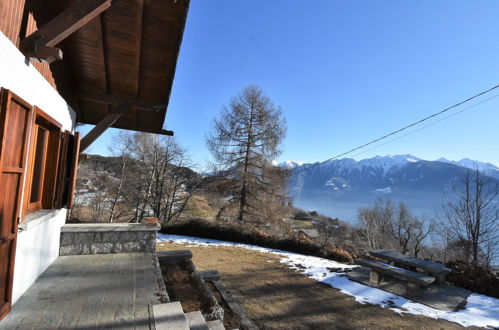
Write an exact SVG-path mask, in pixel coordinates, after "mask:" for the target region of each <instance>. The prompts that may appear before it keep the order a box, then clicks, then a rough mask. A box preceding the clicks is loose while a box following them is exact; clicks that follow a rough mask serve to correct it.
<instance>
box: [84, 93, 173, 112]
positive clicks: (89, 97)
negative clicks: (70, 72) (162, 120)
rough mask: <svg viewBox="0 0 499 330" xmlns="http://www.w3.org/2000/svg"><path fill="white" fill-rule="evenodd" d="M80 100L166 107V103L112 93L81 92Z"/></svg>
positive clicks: (159, 109)
mask: <svg viewBox="0 0 499 330" xmlns="http://www.w3.org/2000/svg"><path fill="white" fill-rule="evenodd" d="M80 100H82V101H87V102H94V103H101V104H109V105H116V106H118V105H121V104H126V105H128V106H129V107H130V108H135V109H140V110H146V111H154V112H159V111H161V110H163V109H165V108H166V104H157V103H154V102H149V101H145V100H140V99H135V98H124V97H120V96H114V95H110V94H81V95H80Z"/></svg>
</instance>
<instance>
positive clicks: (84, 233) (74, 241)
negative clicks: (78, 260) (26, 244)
mask: <svg viewBox="0 0 499 330" xmlns="http://www.w3.org/2000/svg"><path fill="white" fill-rule="evenodd" d="M159 229H160V225H159V224H156V225H145V224H141V223H109V224H66V225H64V226H63V227H62V228H61V245H60V252H59V254H60V255H61V256H64V255H81V254H108V253H126V252H154V251H155V250H156V234H157V232H158V230H159Z"/></svg>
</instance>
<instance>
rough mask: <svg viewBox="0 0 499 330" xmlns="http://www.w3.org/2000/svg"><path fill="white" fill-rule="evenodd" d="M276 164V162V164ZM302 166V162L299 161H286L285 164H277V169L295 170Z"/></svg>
mask: <svg viewBox="0 0 499 330" xmlns="http://www.w3.org/2000/svg"><path fill="white" fill-rule="evenodd" d="M276 164H277V162H276ZM303 164H304V162H301V161H298V160H287V161H285V162H281V163H279V164H277V165H278V166H279V167H282V168H287V169H292V168H295V167H299V166H302V165H303Z"/></svg>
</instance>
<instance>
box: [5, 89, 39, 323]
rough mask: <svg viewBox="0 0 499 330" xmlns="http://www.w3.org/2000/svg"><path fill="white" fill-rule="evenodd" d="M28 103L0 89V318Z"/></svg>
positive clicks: (9, 271)
mask: <svg viewBox="0 0 499 330" xmlns="http://www.w3.org/2000/svg"><path fill="white" fill-rule="evenodd" d="M32 121H33V111H32V107H31V105H29V104H28V103H26V102H24V101H23V100H22V99H20V98H19V97H18V96H16V95H15V94H14V93H12V92H10V91H8V90H6V89H2V90H1V108H0V320H1V319H2V318H3V317H5V316H6V315H7V314H8V313H9V312H10V309H11V303H12V284H13V277H14V261H15V255H16V242H17V230H18V228H17V227H18V219H19V215H20V208H21V203H22V201H21V198H22V197H21V195H22V190H23V183H24V176H25V172H26V168H25V167H26V154H27V145H28V136H29V132H30V129H31V126H32Z"/></svg>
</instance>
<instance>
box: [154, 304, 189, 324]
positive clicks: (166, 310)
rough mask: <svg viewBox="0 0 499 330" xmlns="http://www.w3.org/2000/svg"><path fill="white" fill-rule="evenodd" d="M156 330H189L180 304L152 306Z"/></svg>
mask: <svg viewBox="0 0 499 330" xmlns="http://www.w3.org/2000/svg"><path fill="white" fill-rule="evenodd" d="M153 313H154V323H155V326H156V330H169V329H178V330H189V325H188V323H187V318H186V316H185V314H184V311H183V309H182V305H180V302H178V301H175V302H171V303H167V304H158V305H153Z"/></svg>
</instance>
